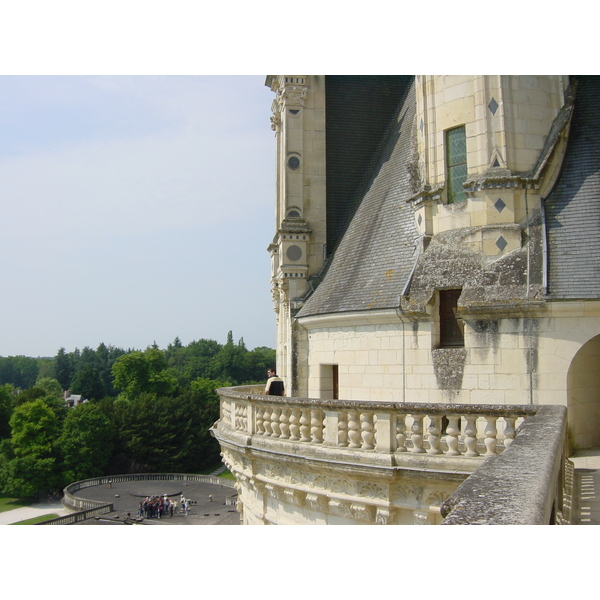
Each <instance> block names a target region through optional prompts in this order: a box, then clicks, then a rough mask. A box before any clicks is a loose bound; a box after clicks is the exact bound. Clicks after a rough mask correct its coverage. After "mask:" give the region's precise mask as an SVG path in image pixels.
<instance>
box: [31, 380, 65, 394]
mask: <svg viewBox="0 0 600 600" xmlns="http://www.w3.org/2000/svg"><path fill="white" fill-rule="evenodd" d="M35 387H37V388H41V389H42V390H44V391H45V392H46V394H47V395H48V396H56V397H57V398H62V395H63V388H62V386H61V385H60V383H58V381H57V380H56V379H54V378H53V377H38V379H37V381H36V382H35Z"/></svg>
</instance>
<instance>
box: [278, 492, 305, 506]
mask: <svg viewBox="0 0 600 600" xmlns="http://www.w3.org/2000/svg"><path fill="white" fill-rule="evenodd" d="M283 500H284V501H285V502H288V503H289V504H293V505H294V506H302V505H303V504H304V494H303V493H302V492H301V491H299V490H284V491H283Z"/></svg>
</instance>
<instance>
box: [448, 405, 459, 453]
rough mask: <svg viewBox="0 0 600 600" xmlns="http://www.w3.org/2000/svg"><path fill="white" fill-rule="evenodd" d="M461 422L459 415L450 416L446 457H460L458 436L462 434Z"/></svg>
mask: <svg viewBox="0 0 600 600" xmlns="http://www.w3.org/2000/svg"><path fill="white" fill-rule="evenodd" d="M459 421H460V416H459V415H448V426H447V427H446V444H448V451H447V452H446V456H458V455H459V454H460V451H459V450H458V434H459V433H460V427H459Z"/></svg>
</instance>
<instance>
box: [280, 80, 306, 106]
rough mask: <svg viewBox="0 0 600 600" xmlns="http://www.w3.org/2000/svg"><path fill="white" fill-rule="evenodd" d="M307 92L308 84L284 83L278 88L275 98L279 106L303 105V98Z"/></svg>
mask: <svg viewBox="0 0 600 600" xmlns="http://www.w3.org/2000/svg"><path fill="white" fill-rule="evenodd" d="M307 92H308V86H306V85H298V84H289V83H287V84H285V85H284V86H283V87H281V88H279V91H278V93H277V100H278V102H279V105H280V107H283V106H286V107H289V106H304V100H305V99H306V94H307Z"/></svg>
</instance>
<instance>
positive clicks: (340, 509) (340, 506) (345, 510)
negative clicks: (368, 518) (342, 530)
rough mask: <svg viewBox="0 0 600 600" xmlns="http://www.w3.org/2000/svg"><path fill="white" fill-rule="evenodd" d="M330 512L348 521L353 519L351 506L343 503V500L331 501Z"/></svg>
mask: <svg viewBox="0 0 600 600" xmlns="http://www.w3.org/2000/svg"><path fill="white" fill-rule="evenodd" d="M329 510H330V511H331V512H332V514H334V515H338V516H340V517H345V518H347V519H352V518H353V515H352V511H351V510H350V505H349V504H348V503H347V502H342V501H341V500H330V501H329Z"/></svg>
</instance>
